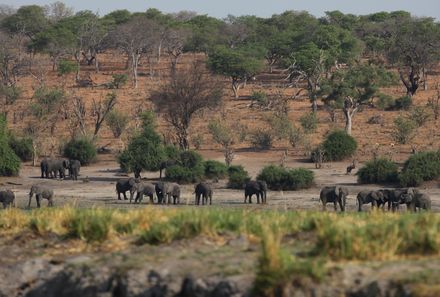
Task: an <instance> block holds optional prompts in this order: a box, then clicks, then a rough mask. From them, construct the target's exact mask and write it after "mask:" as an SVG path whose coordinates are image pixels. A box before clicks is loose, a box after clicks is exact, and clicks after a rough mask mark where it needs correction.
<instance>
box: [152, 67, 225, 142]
mask: <svg viewBox="0 0 440 297" xmlns="http://www.w3.org/2000/svg"><path fill="white" fill-rule="evenodd" d="M152 99H153V101H154V103H155V105H156V106H157V108H158V110H159V111H160V112H163V113H165V119H166V120H167V121H168V122H169V123H170V124H171V126H172V127H173V128H174V130H175V132H176V136H177V138H178V141H179V146H180V148H181V149H182V150H188V149H189V141H188V137H189V135H188V129H189V127H190V125H191V121H192V119H193V118H194V116H196V115H197V114H198V113H200V112H201V111H202V110H206V109H212V108H216V107H218V106H219V104H220V103H221V99H222V86H221V84H219V83H218V82H217V81H215V80H213V79H212V77H210V76H209V75H207V74H206V71H205V67H204V65H203V64H201V63H195V64H193V65H192V66H191V68H189V69H184V70H178V71H177V72H176V75H175V76H174V77H171V79H170V81H169V83H168V84H166V85H164V86H162V88H161V89H160V90H158V91H157V92H156V93H154V94H153V95H152Z"/></svg>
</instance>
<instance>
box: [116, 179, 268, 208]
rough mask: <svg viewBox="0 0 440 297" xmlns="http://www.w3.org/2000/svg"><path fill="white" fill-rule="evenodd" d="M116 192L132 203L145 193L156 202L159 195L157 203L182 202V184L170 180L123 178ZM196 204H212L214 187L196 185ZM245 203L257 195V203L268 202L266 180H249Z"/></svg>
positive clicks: (202, 184) (206, 184)
mask: <svg viewBox="0 0 440 297" xmlns="http://www.w3.org/2000/svg"><path fill="white" fill-rule="evenodd" d="M127 192H130V199H128V198H127ZM116 193H117V195H118V200H122V198H121V194H122V196H123V197H124V199H125V200H130V203H132V201H133V198H134V203H141V202H142V199H143V196H144V195H145V196H146V197H148V198H149V199H150V203H151V204H153V203H154V201H155V200H154V195H156V197H157V200H156V201H157V204H171V203H172V204H180V194H181V190H180V185H178V184H176V183H169V182H162V181H160V182H154V183H149V182H144V181H141V180H138V179H135V178H132V177H131V178H129V179H121V180H119V181H118V182H117V183H116ZM193 194H194V195H195V205H200V203H201V204H202V205H205V204H208V200H209V204H212V196H213V189H212V187H211V185H210V184H209V183H205V182H201V183H198V184H197V185H196V186H195V187H194V193H193ZM244 194H245V199H244V203H246V202H249V203H252V196H254V195H255V196H256V198H257V203H260V199H261V203H266V194H267V184H266V182H264V181H249V182H247V183H246V185H245V189H244Z"/></svg>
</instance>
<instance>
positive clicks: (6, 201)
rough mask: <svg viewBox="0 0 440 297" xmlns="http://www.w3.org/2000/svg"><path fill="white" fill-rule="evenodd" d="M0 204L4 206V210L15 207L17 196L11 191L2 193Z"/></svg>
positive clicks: (0, 194) (0, 192)
mask: <svg viewBox="0 0 440 297" xmlns="http://www.w3.org/2000/svg"><path fill="white" fill-rule="evenodd" d="M0 203H2V204H3V208H6V207H8V206H12V207H15V194H14V192H12V191H11V190H1V191H0Z"/></svg>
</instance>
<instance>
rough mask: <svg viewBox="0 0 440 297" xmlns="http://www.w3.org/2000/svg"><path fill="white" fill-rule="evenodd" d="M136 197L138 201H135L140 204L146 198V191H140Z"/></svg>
mask: <svg viewBox="0 0 440 297" xmlns="http://www.w3.org/2000/svg"><path fill="white" fill-rule="evenodd" d="M136 198H137V202H136V201H135V203H138V204H140V203H141V202H142V200H143V199H144V193H138V195H137V197H136Z"/></svg>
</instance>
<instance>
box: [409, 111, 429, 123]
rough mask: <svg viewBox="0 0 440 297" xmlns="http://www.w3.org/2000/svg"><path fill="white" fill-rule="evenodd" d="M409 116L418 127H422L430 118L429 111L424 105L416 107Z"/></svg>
mask: <svg viewBox="0 0 440 297" xmlns="http://www.w3.org/2000/svg"><path fill="white" fill-rule="evenodd" d="M409 118H410V119H411V120H413V121H414V123H415V124H416V126H417V127H422V126H423V125H424V124H425V123H426V122H427V121H428V120H429V113H428V112H427V111H426V109H425V108H423V107H422V106H417V107H414V109H413V110H411V113H410V116H409Z"/></svg>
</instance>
